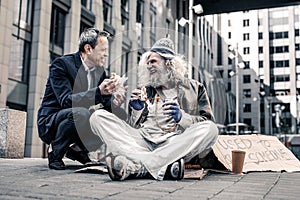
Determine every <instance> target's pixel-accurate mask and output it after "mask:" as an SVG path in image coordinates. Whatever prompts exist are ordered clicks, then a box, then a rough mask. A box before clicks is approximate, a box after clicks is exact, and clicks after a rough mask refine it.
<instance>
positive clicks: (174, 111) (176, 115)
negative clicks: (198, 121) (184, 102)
mask: <svg viewBox="0 0 300 200" xmlns="http://www.w3.org/2000/svg"><path fill="white" fill-rule="evenodd" d="M162 107H163V113H164V114H166V115H170V116H172V118H173V119H174V120H175V122H176V123H178V122H179V121H180V120H181V118H182V112H181V110H180V106H179V104H178V103H177V101H166V102H165V103H164V104H163V105H162Z"/></svg>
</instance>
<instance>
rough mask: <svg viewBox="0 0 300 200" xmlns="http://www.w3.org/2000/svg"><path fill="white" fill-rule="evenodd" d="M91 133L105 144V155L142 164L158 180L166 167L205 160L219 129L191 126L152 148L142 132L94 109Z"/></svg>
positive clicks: (210, 124) (211, 125)
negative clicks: (194, 160) (175, 163)
mask: <svg viewBox="0 0 300 200" xmlns="http://www.w3.org/2000/svg"><path fill="white" fill-rule="evenodd" d="M90 125H91V129H92V131H93V132H94V133H95V134H96V135H98V136H99V137H100V138H101V140H102V141H103V142H104V143H105V144H106V145H107V154H109V153H112V154H113V155H123V156H126V157H127V158H128V159H130V160H132V161H133V162H134V163H140V164H142V165H143V166H144V167H145V168H146V169H147V171H148V172H149V173H150V174H151V175H152V176H153V177H154V178H155V179H157V180H163V177H164V175H165V172H166V169H167V167H168V165H170V164H171V163H173V162H175V161H176V160H179V159H180V158H184V159H185V161H186V162H187V161H189V160H190V159H192V158H193V157H195V156H197V155H201V156H202V157H204V156H205V155H206V154H207V153H208V152H209V151H210V150H211V147H212V145H213V144H214V143H215V142H216V140H217V136H218V128H217V126H216V125H215V123H214V122H212V121H203V122H198V123H195V124H192V125H191V126H190V127H189V128H187V129H185V131H184V132H182V133H181V134H179V135H175V136H172V137H171V138H169V139H168V140H167V141H166V142H163V143H161V144H159V145H153V144H151V143H150V142H148V141H147V140H145V139H144V138H143V137H142V135H141V129H136V128H133V127H132V126H130V125H129V124H128V123H126V122H125V121H123V120H120V118H118V117H117V116H116V115H114V114H113V113H109V112H107V111H105V110H97V111H95V112H94V113H93V114H92V116H91V117H90Z"/></svg>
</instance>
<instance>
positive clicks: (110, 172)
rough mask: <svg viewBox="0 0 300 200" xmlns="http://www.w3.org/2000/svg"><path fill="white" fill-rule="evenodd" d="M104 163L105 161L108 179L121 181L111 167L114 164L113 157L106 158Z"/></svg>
mask: <svg viewBox="0 0 300 200" xmlns="http://www.w3.org/2000/svg"><path fill="white" fill-rule="evenodd" d="M105 161H106V167H107V171H108V175H109V178H110V179H111V180H113V181H121V178H122V176H119V175H117V172H116V171H115V170H114V169H113V167H112V165H113V162H114V157H112V156H107V157H106V159H105Z"/></svg>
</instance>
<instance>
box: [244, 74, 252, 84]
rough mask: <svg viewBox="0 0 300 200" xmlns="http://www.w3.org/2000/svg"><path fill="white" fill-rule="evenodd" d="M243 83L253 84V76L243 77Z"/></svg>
mask: <svg viewBox="0 0 300 200" xmlns="http://www.w3.org/2000/svg"><path fill="white" fill-rule="evenodd" d="M243 83H251V75H243Z"/></svg>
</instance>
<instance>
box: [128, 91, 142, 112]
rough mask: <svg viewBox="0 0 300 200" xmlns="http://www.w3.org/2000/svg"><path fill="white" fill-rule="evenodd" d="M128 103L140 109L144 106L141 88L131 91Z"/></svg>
mask: <svg viewBox="0 0 300 200" xmlns="http://www.w3.org/2000/svg"><path fill="white" fill-rule="evenodd" d="M129 105H130V106H131V107H132V108H133V109H135V110H142V109H143V108H144V106H145V101H144V100H141V90H139V89H135V90H133V91H132V93H131V98H130V99H129Z"/></svg>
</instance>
